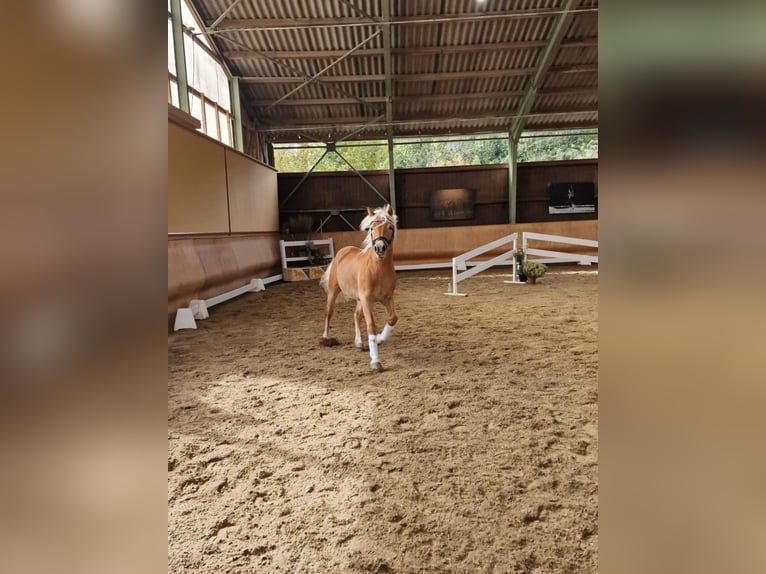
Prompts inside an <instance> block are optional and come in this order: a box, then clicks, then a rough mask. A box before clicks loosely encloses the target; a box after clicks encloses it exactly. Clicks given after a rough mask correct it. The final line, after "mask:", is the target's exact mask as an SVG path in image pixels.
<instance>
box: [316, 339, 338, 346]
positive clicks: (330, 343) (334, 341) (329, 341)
mask: <svg viewBox="0 0 766 574" xmlns="http://www.w3.org/2000/svg"><path fill="white" fill-rule="evenodd" d="M319 344H320V345H322V346H323V347H334V346H335V345H338V344H339V343H338V339H336V338H335V337H322V338H321V339H319Z"/></svg>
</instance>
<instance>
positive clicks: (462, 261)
mask: <svg viewBox="0 0 766 574" xmlns="http://www.w3.org/2000/svg"><path fill="white" fill-rule="evenodd" d="M517 241H518V233H516V232H513V233H511V234H510V235H506V236H505V237H501V238H500V239H496V240H495V241H492V242H491V243H487V244H486V245H482V246H481V247H477V248H476V249H471V251H467V252H466V253H463V254H462V255H458V256H457V257H453V258H452V285H451V286H450V289H449V291H448V292H447V295H463V296H464V295H465V293H459V292H458V290H457V284H458V283H459V282H460V281H462V280H463V279H468V278H469V277H473V276H474V275H476V274H477V273H481V272H482V271H485V270H487V269H489V268H490V267H492V266H494V265H503V264H506V265H507V264H508V263H510V264H512V265H513V277H514V279H515V278H516V277H517V275H516V259H515V258H514V257H513V254H514V253H516V244H517ZM509 243H513V249H511V250H510V251H506V252H505V253H502V254H501V255H498V256H496V257H493V258H492V259H489V260H487V261H482V262H480V263H474V262H471V261H470V260H471V259H473V258H474V257H478V256H479V255H483V254H484V253H487V252H488V251H492V250H493V249H498V248H499V247H502V246H503V245H507V244H509ZM469 265H472V267H471V269H468V266H469Z"/></svg>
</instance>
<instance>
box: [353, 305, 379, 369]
mask: <svg viewBox="0 0 766 574" xmlns="http://www.w3.org/2000/svg"><path fill="white" fill-rule="evenodd" d="M359 300H360V301H361V303H362V311H363V312H364V318H365V321H366V322H367V343H368V345H369V347H370V368H371V369H372V370H373V371H376V372H380V371H382V370H383V365H381V364H380V358H379V357H378V342H377V338H378V335H377V330H376V329H375V316H374V315H373V313H372V303H373V301H372V299H371V298H370V297H369V296H366V297H360V298H359Z"/></svg>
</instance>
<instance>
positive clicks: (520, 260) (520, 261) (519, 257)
mask: <svg viewBox="0 0 766 574" xmlns="http://www.w3.org/2000/svg"><path fill="white" fill-rule="evenodd" d="M525 256H526V254H525V253H524V250H523V249H517V250H516V253H514V254H513V257H514V259H516V266H517V267H518V268H519V269H521V267H522V265H524V257H525Z"/></svg>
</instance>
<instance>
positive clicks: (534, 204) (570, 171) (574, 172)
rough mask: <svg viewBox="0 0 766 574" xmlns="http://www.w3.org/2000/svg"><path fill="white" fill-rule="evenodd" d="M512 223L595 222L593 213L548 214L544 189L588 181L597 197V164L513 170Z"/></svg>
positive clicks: (544, 165) (527, 166) (533, 165)
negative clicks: (515, 189) (514, 192)
mask: <svg viewBox="0 0 766 574" xmlns="http://www.w3.org/2000/svg"><path fill="white" fill-rule="evenodd" d="M517 175H518V184H517V194H518V198H517V200H518V201H517V208H516V221H519V222H526V221H562V220H583V219H597V218H598V201H597V202H596V213H568V214H549V213H548V185H549V184H551V183H561V182H567V181H572V182H574V181H592V182H594V183H595V184H596V196H598V162H597V161H593V160H582V161H571V162H546V163H529V164H520V165H519V168H518V170H517Z"/></svg>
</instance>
